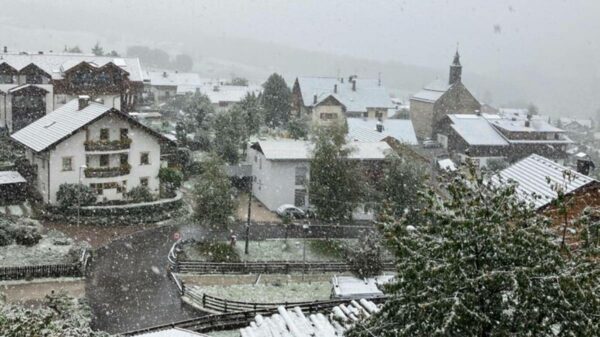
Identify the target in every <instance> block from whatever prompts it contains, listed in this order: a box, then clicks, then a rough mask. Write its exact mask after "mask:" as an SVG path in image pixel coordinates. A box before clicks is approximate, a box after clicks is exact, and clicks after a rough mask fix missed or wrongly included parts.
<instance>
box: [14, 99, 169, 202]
mask: <svg viewBox="0 0 600 337" xmlns="http://www.w3.org/2000/svg"><path fill="white" fill-rule="evenodd" d="M11 137H12V138H13V139H14V140H16V141H18V142H20V143H21V144H23V145H25V146H26V148H27V150H26V158H27V159H28V160H29V161H30V163H31V164H32V165H33V166H34V167H36V170H37V173H36V179H35V181H34V182H33V183H34V186H35V187H36V189H37V190H38V191H39V192H40V194H41V195H42V197H43V200H44V202H46V203H50V204H55V203H56V202H57V196H56V193H57V192H58V190H59V188H60V185H61V184H77V183H78V181H80V180H81V183H82V184H84V185H87V186H90V187H92V188H93V189H94V190H95V191H96V193H97V201H98V202H102V201H109V200H122V199H124V197H125V195H124V194H125V192H127V191H128V190H130V189H131V188H133V187H136V186H140V185H141V186H146V187H148V189H149V190H150V192H151V193H153V194H158V193H159V187H160V186H159V185H160V184H159V179H158V172H159V169H160V167H161V161H160V156H161V142H165V141H168V140H166V139H165V138H163V137H162V136H161V135H160V134H158V133H156V132H154V131H152V130H150V129H148V128H146V127H144V126H143V125H141V124H140V123H139V122H137V121H135V120H133V119H132V118H130V117H129V116H127V115H125V114H123V113H121V112H119V111H118V110H115V109H113V108H111V107H109V106H105V105H102V104H98V103H94V102H86V101H84V100H83V101H82V100H81V99H80V100H73V101H70V102H68V103H67V104H65V105H64V106H63V107H61V108H60V109H57V110H55V111H53V112H51V113H50V114H48V115H46V116H45V117H43V118H41V119H39V120H37V121H36V122H34V123H32V124H30V125H29V126H27V127H25V128H23V129H21V130H20V131H18V132H16V133H15V134H13V135H12V136H11Z"/></svg>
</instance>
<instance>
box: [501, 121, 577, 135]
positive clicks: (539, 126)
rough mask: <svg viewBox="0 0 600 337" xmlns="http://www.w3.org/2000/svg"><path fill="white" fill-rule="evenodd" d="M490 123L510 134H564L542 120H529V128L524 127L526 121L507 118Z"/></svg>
mask: <svg viewBox="0 0 600 337" xmlns="http://www.w3.org/2000/svg"><path fill="white" fill-rule="evenodd" d="M490 122H491V123H492V124H493V125H494V126H495V127H499V128H502V129H504V130H506V131H510V132H553V133H554V132H558V133H562V132H565V130H563V129H559V128H557V127H555V126H553V125H552V124H550V123H548V122H546V121H544V120H542V119H531V120H530V121H529V126H526V122H527V120H512V119H507V118H502V119H494V120H490Z"/></svg>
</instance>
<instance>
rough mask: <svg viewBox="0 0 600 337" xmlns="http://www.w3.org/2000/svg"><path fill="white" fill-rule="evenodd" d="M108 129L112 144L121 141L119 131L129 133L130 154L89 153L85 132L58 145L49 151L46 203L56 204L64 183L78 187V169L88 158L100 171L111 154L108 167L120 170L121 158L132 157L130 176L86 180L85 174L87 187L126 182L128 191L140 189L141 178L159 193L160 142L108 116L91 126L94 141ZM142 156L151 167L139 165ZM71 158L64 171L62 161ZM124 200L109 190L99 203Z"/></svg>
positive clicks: (91, 137)
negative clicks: (69, 166) (104, 156)
mask: <svg viewBox="0 0 600 337" xmlns="http://www.w3.org/2000/svg"><path fill="white" fill-rule="evenodd" d="M102 128H108V129H109V134H110V140H118V139H119V136H120V129H121V128H127V129H129V138H131V140H132V142H131V146H130V149H129V151H108V152H86V151H85V147H84V142H85V139H86V132H85V130H83V129H82V130H79V131H78V132H77V133H75V134H74V135H72V136H71V137H69V138H68V139H66V140H65V141H63V142H61V143H59V144H58V145H57V146H56V147H55V148H54V149H52V150H51V151H50V164H49V169H50V177H51V181H50V187H49V191H50V196H49V199H48V198H46V197H45V201H46V202H50V203H56V192H58V188H59V186H60V185H61V184H63V183H71V184H76V183H77V182H78V180H79V168H80V167H81V166H82V165H85V164H86V156H90V167H99V155H100V154H109V162H110V164H109V166H110V167H118V166H119V165H120V158H119V155H120V154H121V153H127V154H128V156H129V158H128V159H129V164H130V165H131V171H130V173H129V174H127V175H122V176H118V177H109V178H86V177H85V174H84V172H83V171H82V174H81V177H82V183H83V184H85V185H88V186H89V185H90V184H95V183H109V182H117V183H119V184H122V183H123V181H126V182H127V183H126V188H127V190H130V189H131V188H133V187H135V186H138V185H140V178H142V177H147V178H148V188H149V189H150V191H151V192H152V193H155V194H156V193H158V191H159V180H158V170H159V168H160V145H159V143H158V140H157V139H156V138H155V137H154V136H151V135H150V134H148V133H147V132H145V131H144V130H142V129H140V128H137V127H134V126H133V125H131V124H129V122H127V121H126V120H124V119H122V118H118V117H114V116H106V117H104V118H102V119H100V120H98V121H96V122H95V123H93V124H92V125H89V126H88V129H89V135H90V139H91V140H97V139H98V138H99V135H100V129H102ZM142 152H148V153H149V165H140V156H141V153H142ZM63 157H72V170H71V171H63V167H62V158H63ZM104 197H106V198H107V199H109V200H110V199H122V198H123V195H122V193H117V192H116V189H115V190H106V191H105V192H104V195H103V196H100V197H99V200H102V199H104Z"/></svg>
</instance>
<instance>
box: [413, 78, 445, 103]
mask: <svg viewBox="0 0 600 337" xmlns="http://www.w3.org/2000/svg"><path fill="white" fill-rule="evenodd" d="M452 86H453V84H448V83H446V82H444V81H442V80H440V79H437V80H435V81H433V82H431V83H429V84H427V85H426V86H425V87H423V90H421V91H419V92H417V93H416V94H414V95H413V96H412V97H411V98H410V99H412V100H416V101H421V102H428V103H433V102H435V101H437V100H438V99H440V97H442V95H444V94H445V93H446V91H448V89H450V88H451V87H452Z"/></svg>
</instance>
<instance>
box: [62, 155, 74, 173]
mask: <svg viewBox="0 0 600 337" xmlns="http://www.w3.org/2000/svg"><path fill="white" fill-rule="evenodd" d="M62 170H63V171H73V157H63V159H62Z"/></svg>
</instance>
